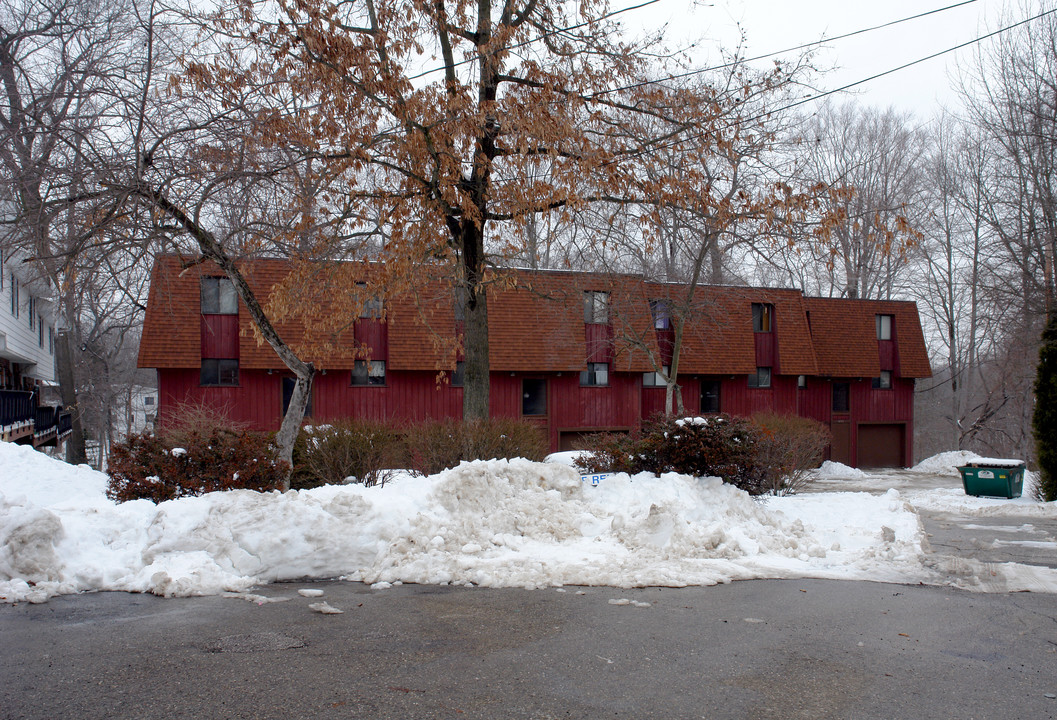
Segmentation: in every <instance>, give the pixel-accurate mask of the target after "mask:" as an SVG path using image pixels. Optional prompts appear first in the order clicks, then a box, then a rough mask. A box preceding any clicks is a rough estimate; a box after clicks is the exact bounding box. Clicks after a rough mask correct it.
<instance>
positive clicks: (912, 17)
mask: <svg viewBox="0 0 1057 720" xmlns="http://www.w3.org/2000/svg"><path fill="white" fill-rule="evenodd" d="M976 1H977V0H963V1H962V2H959V3H955V4H954V5H948V6H946V7H941V8H936V9H934V10H928V11H926V12H923V13H918V14H917V15H910V16H907V17H903V18H900V19H898V20H891V21H889V22H886V23H882V24H880V25H874V26H872V27H868V28H862V29H860V30H853V31H852V32H849V33H844V34H843V35H837V36H835V37H831V38H822V39H821V40H816V41H814V42H809V43H804V44H802V45H796V46H794V47H790V48H786V49H785V50H775V51H774V52H769V53H765V54H763V55H757V56H755V57H751V58H745V59H743V60H732V61H730V62H727V63H723V64H722V65H713V66H712V67H707V68H701V69H699V70H689V71H687V72H684V73H678V74H675V75H669V76H668V77H666V78H664V79H663V80H646V81H643V82H641V83H633V84H631V85H626V86H624V87H619V88H613V89H610V90H599V91H598V92H596V93H593V94H591V95H588V96H586V98H585V99H592V98H595V97H598V96H601V95H606V94H608V93H612V92H620V91H622V90H633V89H635V88H638V87H644V86H646V85H652V84H656V83H661V82H668V81H670V80H679V79H682V78H686V77H693V76H694V75H703V74H704V73H707V72H714V71H716V70H723V69H725V68H729V67H734V66H735V65H741V64H744V63H751V62H756V61H757V60H766V59H767V58H770V57H774V56H776V55H785V54H786V53H791V52H796V51H797V50H806V49H808V48H812V47H817V46H819V45H825V44H826V43H831V42H834V41H836V40H844V39H847V38H850V37H855V36H856V35H862V34H864V33H868V32H873V31H875V30H883V29H884V28H887V27H892V26H894V25H899V24H901V23H905V22H910V21H911V20H919V19H921V18H923V17H928V16H929V15H935V14H937V13H941V12H946V11H948V10H953V9H955V8H959V7H962V6H963V5H970V4H972V3H974V2H976Z"/></svg>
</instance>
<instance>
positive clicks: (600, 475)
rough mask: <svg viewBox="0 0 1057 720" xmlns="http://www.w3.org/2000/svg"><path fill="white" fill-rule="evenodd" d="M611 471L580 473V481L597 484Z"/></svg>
mask: <svg viewBox="0 0 1057 720" xmlns="http://www.w3.org/2000/svg"><path fill="white" fill-rule="evenodd" d="M612 474H613V473H598V474H597V475H581V476H580V482H589V483H591V484H592V485H598V483H600V482H602V481H603V480H605V479H606V478H607V477H609V476H610V475H612Z"/></svg>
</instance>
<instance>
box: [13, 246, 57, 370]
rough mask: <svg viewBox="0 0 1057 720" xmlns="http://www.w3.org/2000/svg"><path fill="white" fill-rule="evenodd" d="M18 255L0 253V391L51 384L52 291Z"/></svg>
mask: <svg viewBox="0 0 1057 720" xmlns="http://www.w3.org/2000/svg"><path fill="white" fill-rule="evenodd" d="M23 257H24V256H23V255H22V254H21V253H18V252H11V251H4V250H0V389H6V390H33V389H34V388H36V387H38V386H40V385H52V384H54V383H55V310H56V308H55V300H54V292H53V289H52V288H50V287H49V285H48V284H47V283H46V282H45V281H41V280H39V279H38V278H36V277H35V276H34V273H32V272H31V271H30V269H29V267H28V266H27V265H24V264H23V263H22V260H23Z"/></svg>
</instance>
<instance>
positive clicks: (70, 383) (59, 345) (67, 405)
mask: <svg viewBox="0 0 1057 720" xmlns="http://www.w3.org/2000/svg"><path fill="white" fill-rule="evenodd" d="M70 333H71V331H70V330H59V331H58V332H57V333H56V334H55V367H56V370H57V372H58V375H59V395H60V396H61V397H62V405H63V408H64V409H65V410H66V411H68V412H69V413H70V421H71V424H70V427H71V431H70V436H69V437H68V438H67V439H66V462H68V463H70V464H71V465H80V464H81V463H85V462H88V454H87V453H86V452H85V447H84V427H83V426H82V425H81V408H80V406H79V405H78V403H77V382H76V380H75V378H74V372H73V341H72V339H71V337H70Z"/></svg>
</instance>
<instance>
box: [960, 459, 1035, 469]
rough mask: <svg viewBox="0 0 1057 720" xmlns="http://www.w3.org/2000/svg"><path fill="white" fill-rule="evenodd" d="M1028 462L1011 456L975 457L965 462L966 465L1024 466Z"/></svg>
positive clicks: (976, 466)
mask: <svg viewBox="0 0 1057 720" xmlns="http://www.w3.org/2000/svg"><path fill="white" fill-rule="evenodd" d="M1025 464H1026V463H1025V462H1024V461H1023V460H1015V459H1010V458H975V459H973V460H970V461H969V462H967V463H965V465H964V467H975V468H978V467H1008V468H1016V467H1024V465H1025Z"/></svg>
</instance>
